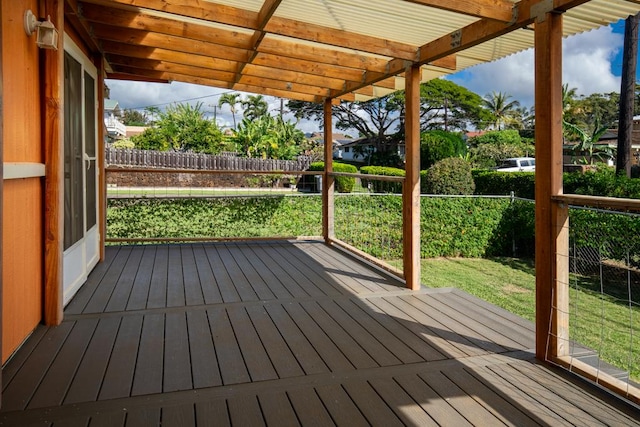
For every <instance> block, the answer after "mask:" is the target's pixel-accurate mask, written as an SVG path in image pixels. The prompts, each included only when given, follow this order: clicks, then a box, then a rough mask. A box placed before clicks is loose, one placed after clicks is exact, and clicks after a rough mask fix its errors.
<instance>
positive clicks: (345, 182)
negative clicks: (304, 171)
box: [303, 162, 358, 193]
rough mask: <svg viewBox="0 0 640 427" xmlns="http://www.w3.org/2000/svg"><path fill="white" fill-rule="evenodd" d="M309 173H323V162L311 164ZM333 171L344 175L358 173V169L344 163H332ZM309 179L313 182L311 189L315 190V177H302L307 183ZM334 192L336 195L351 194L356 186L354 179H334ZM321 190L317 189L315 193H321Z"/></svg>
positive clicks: (344, 177) (347, 177)
mask: <svg viewBox="0 0 640 427" xmlns="http://www.w3.org/2000/svg"><path fill="white" fill-rule="evenodd" d="M309 170H310V171H324V162H313V163H311V164H310V165H309ZM333 171H334V172H344V173H358V168H356V167H355V166H353V165H349V164H346V163H340V162H333ZM309 178H310V179H312V180H313V185H312V187H314V188H315V177H313V176H312V175H306V176H304V177H303V181H308V180H309ZM335 182H336V191H337V192H338V193H351V192H352V191H353V187H354V186H355V185H356V179H355V178H352V177H350V176H337V177H336V181H335ZM321 190H322V189H320V188H317V189H316V191H321Z"/></svg>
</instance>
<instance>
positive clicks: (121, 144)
mask: <svg viewBox="0 0 640 427" xmlns="http://www.w3.org/2000/svg"><path fill="white" fill-rule="evenodd" d="M111 146H112V147H113V148H129V149H130V148H135V146H136V144H135V143H134V142H133V141H132V140H131V139H129V138H122V139H118V140H116V141H114V142H113V144H111Z"/></svg>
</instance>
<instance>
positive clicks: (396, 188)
mask: <svg viewBox="0 0 640 427" xmlns="http://www.w3.org/2000/svg"><path fill="white" fill-rule="evenodd" d="M360 173H362V174H365V175H383V176H405V171H404V169H398V168H392V167H386V166H363V167H361V168H360ZM362 186H363V187H367V188H368V187H369V186H370V187H371V189H372V190H373V192H374V193H394V194H401V193H402V183H401V182H389V181H380V180H377V179H371V180H369V179H363V180H362Z"/></svg>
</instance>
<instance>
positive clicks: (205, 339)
mask: <svg viewBox="0 0 640 427" xmlns="http://www.w3.org/2000/svg"><path fill="white" fill-rule="evenodd" d="M187 327H188V334H189V348H190V354H191V371H192V373H193V387H194V388H205V387H215V386H219V385H222V377H221V376H220V370H219V368H218V357H217V356H216V351H215V348H214V346H213V338H212V337H211V328H210V327H209V321H208V319H207V313H206V312H204V311H190V312H187Z"/></svg>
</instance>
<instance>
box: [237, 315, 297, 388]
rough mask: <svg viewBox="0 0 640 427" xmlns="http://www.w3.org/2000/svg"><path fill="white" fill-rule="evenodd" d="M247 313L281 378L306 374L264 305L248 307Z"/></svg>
mask: <svg viewBox="0 0 640 427" xmlns="http://www.w3.org/2000/svg"><path fill="white" fill-rule="evenodd" d="M247 313H248V314H249V317H250V318H251V322H253V326H254V327H255V329H256V332H257V333H258V336H259V337H260V341H262V343H263V345H264V347H265V350H266V351H267V354H268V355H269V359H270V360H271V363H272V364H273V367H274V368H275V370H276V372H277V374H278V377H279V378H287V377H297V376H301V375H304V371H303V370H302V367H300V364H298V361H297V360H296V358H295V356H294V355H293V353H291V350H290V349H289V346H288V345H287V342H286V341H285V340H284V339H283V338H282V335H281V334H280V332H279V331H278V328H277V327H276V326H275V325H274V323H273V321H272V320H271V318H270V317H269V314H268V313H267V311H266V310H265V308H264V307H256V306H254V307H247Z"/></svg>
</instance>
